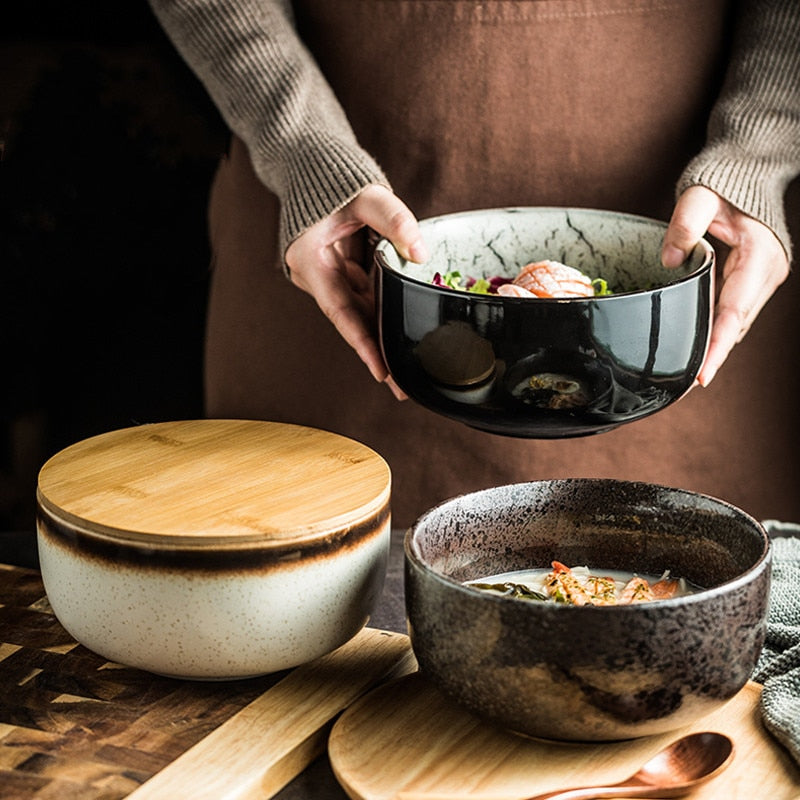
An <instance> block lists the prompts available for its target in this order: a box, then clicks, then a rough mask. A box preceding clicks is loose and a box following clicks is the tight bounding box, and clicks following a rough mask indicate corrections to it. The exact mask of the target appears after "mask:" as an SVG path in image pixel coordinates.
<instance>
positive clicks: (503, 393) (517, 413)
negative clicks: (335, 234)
mask: <svg viewBox="0 0 800 800" xmlns="http://www.w3.org/2000/svg"><path fill="white" fill-rule="evenodd" d="M666 227H667V226H666V224H665V223H663V222H659V221H657V220H653V219H648V218H645V217H639V216H632V215H629V214H621V213H615V212H611V211H599V210H592V209H578V208H536V207H530V208H498V209H487V210H481V211H470V212H465V213H460V214H451V215H446V216H442V217H436V218H433V219H427V220H423V221H422V222H421V228H422V232H423V235H424V238H425V240H426V242H427V244H428V246H429V248H430V250H431V257H430V259H429V261H428V262H427V263H425V264H422V265H419V264H413V263H411V262H407V261H405V260H403V259H402V258H401V257H400V256H399V255H398V253H397V251H396V250H395V249H394V247H393V246H392V245H391V243H390V242H388V241H387V240H382V241H380V242H379V243H378V245H377V247H376V250H375V262H376V265H377V270H376V276H377V305H378V325H379V336H380V342H381V347H382V350H383V355H384V358H385V359H386V363H387V365H388V367H389V370H390V371H391V373H392V376H393V377H394V379H395V380H396V381H397V383H398V384H399V386H400V387H401V388H402V389H403V390H404V391H405V392H406V393H407V394H408V395H409V396H410V397H411V398H413V399H414V400H415V401H417V402H418V403H420V404H422V405H423V406H425V407H427V408H429V409H431V410H433V411H435V412H437V413H440V414H443V415H444V416H446V417H450V418H451V419H455V420H459V421H460V422H463V423H466V424H467V425H470V426H472V427H475V428H479V429H481V430H485V431H489V432H492V433H498V434H506V435H510V436H518V437H529V438H562V437H571V436H582V435H587V434H593V433H599V432H602V431H607V430H610V429H612V428H615V427H618V426H619V425H622V424H624V423H628V422H632V421H634V420H637V419H641V418H642V417H646V416H649V415H650V414H653V413H655V412H657V411H659V410H660V409H662V408H664V407H665V406H667V405H669V404H670V403H673V402H674V401H676V400H677V399H679V398H680V397H681V396H682V395H683V394H685V393H686V391H687V390H688V389H689V388H690V387H691V386H692V384H693V382H694V379H695V377H696V376H697V373H698V371H699V369H700V366H701V365H702V362H703V358H704V357H705V352H706V348H707V345H708V338H709V332H710V325H711V309H712V300H713V268H714V251H713V249H712V248H711V246H710V245H709V244H708V243H707V242H705V241H701V242H700V243H698V245H697V246H696V248H695V250H694V252H693V254H692V256H691V258H690V259H689V260H688V261H687V262H686V263H685V264H684V265H683V266H681V267H679V268H677V269H674V270H667V269H666V268H664V267H662V266H661V261H660V251H661V242H662V239H663V236H664V232H665V230H666ZM544 259H550V260H555V261H561V262H562V263H565V264H569V265H571V266H574V267H577V268H578V269H580V270H582V271H584V272H585V273H587V274H588V275H589V276H590V277H591V278H596V277H602V278H604V279H605V280H606V281H607V282H608V285H609V287H610V288H611V290H612V291H613V294H612V295H609V296H599V297H594V298H570V299H566V300H564V299H558V300H555V299H521V298H509V297H499V296H497V295H491V296H487V295H477V294H471V293H466V292H456V291H454V290H452V289H448V288H442V287H439V286H434V285H432V284H431V280H432V279H433V277H434V275H435V274H436V273H437V272H439V273H442V274H444V273H446V272H449V271H458V272H460V273H461V274H462V275H463V276H471V277H474V278H482V277H485V278H488V277H491V276H494V275H501V276H505V277H508V278H512V277H514V276H515V275H516V274H517V272H518V271H519V269H520V268H521V267H522V266H524V265H525V264H527V263H529V262H531V261H538V260H544Z"/></svg>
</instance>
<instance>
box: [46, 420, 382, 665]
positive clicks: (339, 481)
mask: <svg viewBox="0 0 800 800" xmlns="http://www.w3.org/2000/svg"><path fill="white" fill-rule="evenodd" d="M37 497H38V519H37V528H38V545H39V556H40V562H41V570H42V577H43V579H44V584H45V588H46V590H47V596H48V599H49V601H50V604H51V606H52V608H53V611H54V612H55V614H56V616H57V617H58V619H59V621H60V622H61V624H62V625H63V626H64V627H65V628H66V629H67V631H68V632H69V633H70V634H71V635H72V636H73V637H74V638H75V639H76V640H78V641H79V642H80V643H82V644H83V645H85V646H86V647H88V648H89V649H90V650H93V651H95V652H97V653H99V654H101V655H103V656H105V657H106V658H108V659H109V660H111V661H115V662H119V663H122V664H125V665H128V666H133V667H138V668H141V669H144V670H148V671H151V672H155V673H159V674H163V675H170V676H174V677H181V678H195V679H218V680H219V679H231V678H243V677H248V676H254V675H259V674H265V673H269V672H275V671H278V670H281V669H286V668H290V667H293V666H296V665H298V664H301V663H304V662H306V661H310V660H313V659H314V658H316V657H318V656H321V655H323V654H325V653H327V652H329V651H331V650H333V649H335V648H336V647H338V646H339V645H341V644H343V643H345V642H346V641H347V640H349V639H350V638H351V637H352V636H354V635H355V634H356V633H357V632H358V631H359V630H360V629H361V628H362V627H363V626H364V624H365V623H366V621H367V619H368V617H369V614H370V613H371V610H372V608H373V606H374V603H375V602H376V601H377V598H378V596H379V594H380V591H381V588H382V586H383V579H384V575H385V570H386V559H387V556H388V548H389V534H390V511H389V500H390V472H389V468H388V466H387V464H386V462H385V461H384V460H383V459H382V458H381V457H380V456H378V455H377V454H376V453H374V452H373V451H372V450H370V449H369V448H367V447H365V446H364V445H362V444H360V443H358V442H354V441H352V440H350V439H347V438H345V437H342V436H337V435H335V434H332V433H327V432H324V431H319V430H314V429H309V428H304V427H301V426H293V425H282V424H277V423H269V422H251V421H235V420H227V421H225V420H201V421H188V422H175V423H160V424H155V425H144V426H141V427H138V428H129V429H125V430H121V431H114V432H111V433H108V434H103V435H101V436H97V437H94V438H91V439H87V440H85V441H83V442H79V443H77V444H75V445H73V446H72V447H69V448H67V449H66V450H63V451H62V452H61V453H58V454H57V455H55V456H54V457H53V458H51V459H50V460H49V461H48V462H47V463H46V464H45V465H44V467H43V468H42V470H41V473H40V476H39V486H38V495H37Z"/></svg>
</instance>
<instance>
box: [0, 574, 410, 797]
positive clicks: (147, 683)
mask: <svg viewBox="0 0 800 800" xmlns="http://www.w3.org/2000/svg"><path fill="white" fill-rule="evenodd" d="M415 668H416V662H415V661H414V658H413V655H412V654H411V651H410V648H409V644H408V638H407V637H406V636H403V635H401V634H396V633H389V632H386V631H378V630H374V629H369V628H367V629H365V630H363V631H362V632H361V633H360V634H359V635H358V636H356V637H355V638H354V639H353V640H351V641H350V642H349V643H347V644H346V645H344V646H343V647H341V648H339V649H338V650H336V651H334V652H333V653H331V654H329V655H327V656H324V657H323V658H321V659H318V660H317V661H314V662H312V663H310V664H307V665H303V666H301V667H298V668H296V669H294V670H291V671H288V672H283V673H280V674H277V675H272V676H265V677H262V678H255V679H250V680H244V681H230V682H219V683H217V682H195V681H180V680H174V679H170V678H162V677H159V676H155V675H151V674H149V673H146V672H141V671H139V670H135V669H129V668H127V667H122V666H120V665H118V664H114V663H110V662H108V661H106V660H105V659H103V658H101V657H100V656H97V655H95V654H94V653H92V652H90V651H89V650H87V649H86V648H84V647H82V646H81V645H79V644H77V643H76V642H75V641H74V640H72V639H71V637H70V636H69V634H67V633H66V631H65V630H64V629H63V628H62V627H61V625H60V624H59V623H58V621H57V620H56V618H55V616H54V615H53V613H52V611H51V610H50V607H49V605H48V603H47V600H46V599H45V594H44V588H43V586H42V582H41V578H40V576H39V573H38V572H36V571H33V570H22V569H19V568H15V567H13V568H12V567H6V566H4V565H0V798H3V800H11V798H13V800H26V798H34V797H35V798H42V799H44V798H48V800H49V799H52V800H65V798H79V799H80V800H118V799H119V798H124V797H129V798H132V799H133V798H135V800H157V799H158V800H160V799H162V798H164V799H166V798H169V800H182V799H183V798H191V799H192V800H200V799H201V798H207V800H219V798H221V797H223V796H225V797H227V798H248V797H256V796H257V797H259V798H268V797H271V796H272V795H273V794H275V793H276V792H277V791H278V790H279V789H281V788H282V787H283V786H284V785H285V784H286V783H288V782H289V781H290V780H291V779H292V778H293V777H295V776H296V775H297V774H299V773H300V772H301V771H302V770H303V769H304V768H305V767H306V766H307V765H308V764H309V763H310V762H311V761H312V760H313V759H314V758H316V757H317V756H318V755H319V754H320V753H322V752H324V750H325V744H326V741H327V737H328V733H329V731H330V725H331V723H332V721H333V720H334V718H335V717H336V716H337V715H338V714H339V713H340V712H341V711H342V709H344V708H346V707H347V706H348V705H349V704H350V703H352V702H353V701H354V700H355V699H357V698H358V697H359V696H361V695H362V694H364V693H365V692H367V691H368V690H370V689H371V688H374V687H375V686H376V685H379V684H380V683H381V682H383V681H385V680H388V679H389V678H391V677H393V676H396V675H401V674H404V673H407V672H410V671H412V670H414V669H415ZM223 790H224V792H223Z"/></svg>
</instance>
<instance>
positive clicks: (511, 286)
mask: <svg viewBox="0 0 800 800" xmlns="http://www.w3.org/2000/svg"><path fill="white" fill-rule="evenodd" d="M497 294H499V295H502V296H503V297H536V295H535V294H534V293H533V292H529V291H528V290H527V289H526V288H525V287H524V286H520V285H519V284H517V283H504V284H503V285H502V286H498V287H497Z"/></svg>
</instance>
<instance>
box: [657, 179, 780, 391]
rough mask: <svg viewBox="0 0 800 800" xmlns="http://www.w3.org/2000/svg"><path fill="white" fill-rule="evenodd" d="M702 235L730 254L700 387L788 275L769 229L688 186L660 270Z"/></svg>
mask: <svg viewBox="0 0 800 800" xmlns="http://www.w3.org/2000/svg"><path fill="white" fill-rule="evenodd" d="M706 232H708V233H709V234H711V235H712V236H714V237H715V238H717V239H718V240H719V241H721V242H722V243H723V244H726V245H728V246H729V247H730V252H729V253H728V256H727V258H726V259H725V263H724V264H723V268H722V285H721V287H720V291H719V294H718V299H717V304H716V310H715V314H714V324H713V327H712V330H711V341H710V343H709V348H708V353H707V355H706V359H705V361H704V362H703V366H702V367H701V368H700V372H699V374H698V376H697V382H698V383H699V384H700V385H701V386H708V384H709V383H711V380H712V379H713V377H714V375H716V373H717V370H718V369H719V368H720V367H721V366H722V364H723V362H724V361H725V359H726V358H727V357H728V354H729V353H730V352H731V350H733V348H734V346H735V345H736V344H738V343H739V342H740V341H742V339H743V338H744V336H745V334H746V333H747V331H748V330H749V329H750V326H751V325H752V324H753V321H754V320H755V318H756V317H757V316H758V314H759V312H760V311H761V309H762V308H763V307H764V305H765V304H766V302H767V300H769V298H770V297H772V295H773V294H774V292H775V290H776V289H777V288H778V287H779V286H780V285H781V284H782V283H783V282H784V281H785V280H786V278H787V276H788V275H789V261H788V258H787V256H786V251H785V250H784V249H783V246H782V245H781V243H780V241H779V240H778V237H777V236H775V234H774V233H773V232H772V230H771V229H770V228H768V227H767V226H766V225H764V224H763V223H761V222H759V221H758V220H756V219H754V218H753V217H750V216H748V215H747V214H744V213H743V212H741V211H739V210H738V209H737V208H735V207H734V206H732V205H731V204H730V203H728V202H727V201H726V200H724V199H723V198H722V197H720V196H719V195H718V194H716V193H715V192H712V191H711V190H710V189H707V188H705V187H704V186H691V187H689V188H688V189H687V190H686V191H685V192H684V193H683V194H682V195H681V196H680V197H679V198H678V202H677V203H676V205H675V210H674V211H673V214H672V219H671V221H670V223H669V228H668V229H667V233H666V235H665V237H664V245H663V249H662V253H661V260H662V263H663V264H664V266H666V267H677V266H678V265H679V264H682V263H683V262H684V261H685V260H686V258H688V256H689V254H690V253H691V251H692V248H693V247H694V246H695V244H696V243H697V242H698V241H699V240H700V239H701V238H702V236H703V235H704V234H705V233H706Z"/></svg>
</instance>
